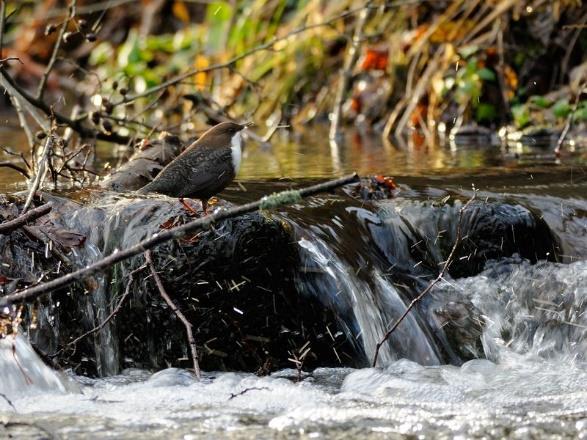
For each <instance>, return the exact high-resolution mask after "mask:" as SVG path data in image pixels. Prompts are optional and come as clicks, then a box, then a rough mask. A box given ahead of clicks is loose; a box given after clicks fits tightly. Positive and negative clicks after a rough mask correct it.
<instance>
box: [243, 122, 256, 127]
mask: <svg viewBox="0 0 587 440" xmlns="http://www.w3.org/2000/svg"><path fill="white" fill-rule="evenodd" d="M253 125H255V123H254V122H253V121H249V122H245V123H244V124H243V127H245V128H249V127H252V126H253Z"/></svg>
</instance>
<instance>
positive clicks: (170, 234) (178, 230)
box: [0, 173, 359, 307]
mask: <svg viewBox="0 0 587 440" xmlns="http://www.w3.org/2000/svg"><path fill="white" fill-rule="evenodd" d="M358 179H359V176H358V175H357V174H356V173H353V174H351V175H348V176H345V177H341V178H340V179H335V180H330V181H328V182H323V183H319V184H317V185H312V186H309V187H307V188H303V189H301V190H299V191H297V192H296V194H297V195H299V196H300V197H302V198H303V197H308V196H311V195H314V194H318V193H321V192H325V191H331V190H333V189H335V188H338V187H341V186H343V185H346V184H349V183H353V182H356V181H357V180H358ZM284 193H288V192H287V191H284V192H281V193H277V194H276V195H274V196H273V197H274V199H273V200H276V202H275V204H274V205H273V206H272V207H273V208H275V207H278V206H282V205H286V204H288V203H289V200H285V199H283V198H279V196H282V195H284ZM266 201H267V198H266V197H263V198H261V199H259V200H257V201H255V202H250V203H246V204H244V205H240V206H235V207H234V208H231V209H227V210H223V211H218V212H215V213H214V214H210V215H207V216H205V217H201V218H199V219H196V220H193V221H191V222H189V223H186V224H184V225H181V226H177V227H175V228H172V229H168V230H166V231H162V232H158V233H155V234H153V235H152V236H151V238H147V239H145V240H143V241H140V242H138V243H137V244H135V245H134V246H131V247H130V248H127V249H124V250H121V251H118V252H116V253H113V254H110V255H109V256H107V257H105V258H103V259H101V260H98V261H96V262H95V263H93V264H90V265H88V266H86V267H84V268H82V269H79V270H76V271H75V272H71V273H69V274H67V275H64V276H61V277H59V278H56V279H54V280H52V281H48V282H46V283H42V284H39V285H36V286H33V287H29V288H26V289H23V290H21V291H18V292H15V293H12V294H10V295H6V296H3V297H1V298H0V307H2V306H6V305H8V304H12V303H15V302H19V301H24V300H28V299H33V298H38V297H40V296H42V295H45V294H47V293H49V292H52V291H53V290H55V289H59V288H62V287H65V286H68V285H70V284H72V283H74V282H76V281H79V280H81V279H82V278H84V277H87V276H89V275H92V274H94V273H96V272H99V271H102V270H104V269H106V268H108V267H110V266H112V265H114V264H116V263H119V262H121V261H123V260H126V259H128V258H131V257H134V256H136V255H139V254H142V253H144V252H145V251H146V250H148V249H152V248H154V247H157V246H159V245H160V244H163V243H165V242H167V241H170V240H173V239H177V238H181V237H184V236H185V235H186V234H189V233H192V232H195V231H199V230H201V229H206V228H209V227H211V226H212V225H213V224H214V223H216V222H218V221H220V220H225V219H228V218H233V217H238V216H240V215H243V214H246V213H249V212H253V211H257V210H258V209H260V208H261V206H262V205H264V204H265V203H266Z"/></svg>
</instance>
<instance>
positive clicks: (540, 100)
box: [529, 95, 552, 108]
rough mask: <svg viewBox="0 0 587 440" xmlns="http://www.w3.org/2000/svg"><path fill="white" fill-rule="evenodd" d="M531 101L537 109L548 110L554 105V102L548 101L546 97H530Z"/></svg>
mask: <svg viewBox="0 0 587 440" xmlns="http://www.w3.org/2000/svg"><path fill="white" fill-rule="evenodd" d="M529 101H530V102H531V103H532V104H534V105H535V106H537V107H541V108H548V107H550V106H551V105H552V101H551V100H549V99H546V98H545V97H544V96H539V95H534V96H530V99H529Z"/></svg>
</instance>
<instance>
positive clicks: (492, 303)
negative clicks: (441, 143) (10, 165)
mask: <svg viewBox="0 0 587 440" xmlns="http://www.w3.org/2000/svg"><path fill="white" fill-rule="evenodd" d="M9 134H10V133H9ZM2 139H3V142H6V143H10V142H16V140H15V139H16V138H14V137H10V136H8V135H6V133H4V134H3V137H2ZM324 139H325V138H324ZM21 141H22V140H21ZM21 141H19V142H21ZM584 159H585V152H582V151H577V152H573V153H569V154H568V155H566V156H563V158H562V159H557V158H555V157H554V155H552V153H551V151H550V150H545V149H542V148H534V149H532V148H530V149H528V148H524V149H521V150H520V151H511V150H503V149H501V148H496V147H490V148H487V149H480V148H477V149H466V148H461V149H456V150H455V149H451V148H450V147H437V148H429V149H418V150H413V151H406V150H389V149H385V148H384V147H382V146H381V145H378V144H377V143H376V142H375V143H373V144H372V145H371V144H368V143H365V142H359V141H358V139H357V138H351V139H349V140H348V142H347V143H346V144H345V146H344V147H343V148H342V149H341V151H339V152H338V154H337V155H336V156H333V154H332V150H331V147H330V146H329V145H327V143H326V142H323V141H320V142H318V141H317V139H313V141H312V142H305V141H303V142H294V141H290V140H287V139H282V140H277V141H276V142H275V144H274V147H273V149H269V150H267V149H263V148H260V147H259V146H255V145H253V146H251V148H250V149H249V151H248V152H247V154H246V156H245V160H244V163H243V171H242V174H241V179H242V183H243V186H244V188H245V189H247V192H246V193H244V195H243V188H242V187H233V188H232V189H231V190H229V191H227V193H226V195H227V196H228V197H229V198H232V199H234V200H236V201H240V200H241V199H242V198H243V197H244V198H247V199H249V198H254V197H255V196H256V195H257V193H256V191H257V189H256V186H255V185H254V181H255V180H259V179H268V178H281V177H294V178H295V177H325V176H330V175H332V174H338V173H342V172H346V171H349V170H358V171H360V172H361V173H364V174H372V173H385V174H393V175H396V176H399V178H398V180H399V181H400V182H402V183H408V184H410V185H412V186H415V187H422V188H425V187H427V186H433V187H436V188H439V187H440V188H446V187H449V188H466V189H471V186H472V185H474V186H475V187H476V188H477V189H480V190H481V192H480V193H479V194H480V196H481V197H483V195H484V194H485V193H487V194H489V193H490V194H491V195H492V196H493V197H495V196H496V194H500V193H501V194H502V197H503V199H504V200H508V199H510V198H516V199H517V200H524V201H525V203H526V205H527V206H535V207H536V209H537V210H540V212H541V213H542V215H543V216H544V217H545V219H546V221H547V222H548V224H549V226H550V227H551V228H552V229H553V230H555V231H556V233H557V236H558V237H559V238H560V239H561V241H562V247H563V251H564V252H565V253H566V254H567V255H568V258H567V261H568V264H560V263H546V262H541V263H538V265H535V266H531V265H529V264H527V263H525V262H523V261H519V260H516V259H515V258H513V259H508V260H504V261H499V262H494V263H492V264H491V265H489V266H488V267H487V268H486V269H485V271H484V272H482V273H481V274H479V275H476V276H473V277H469V278H462V279H459V280H450V281H447V282H442V283H440V284H439V285H438V286H437V288H436V289H435V292H437V293H439V294H441V293H443V292H444V293H445V294H446V295H449V294H450V295H456V296H458V295H462V296H463V298H466V299H468V300H470V301H471V302H472V303H473V304H474V305H475V306H476V307H477V308H478V309H479V310H480V312H481V314H482V316H483V319H484V320H485V322H486V323H487V325H486V326H485V329H484V332H483V336H482V343H483V351H484V356H485V357H486V359H477V360H473V361H469V362H467V363H465V364H464V365H462V366H460V367H456V366H450V365H436V366H424V365H431V364H432V365H433V364H435V363H438V357H437V351H436V349H435V347H434V346H433V345H432V343H431V342H430V341H429V340H428V338H427V336H426V334H425V333H423V332H419V331H420V330H418V329H419V327H418V324H417V323H416V322H415V321H414V320H413V321H410V320H409V319H408V320H407V321H406V322H405V323H403V324H404V325H405V326H406V327H408V328H409V329H410V332H409V334H408V333H406V337H410V338H412V339H411V341H410V343H409V344H410V345H409V347H410V350H411V352H412V353H413V356H412V358H417V359H420V360H421V363H416V362H413V361H408V360H406V359H398V356H397V354H396V353H393V352H391V351H390V350H385V349H384V350H383V351H382V353H381V362H380V364H381V365H384V367H381V368H364V369H358V370H353V369H334V368H329V369H318V370H315V371H311V372H304V373H303V374H301V376H299V375H298V373H297V372H296V371H294V370H283V371H279V372H276V373H274V374H272V375H271V376H269V377H257V376H255V375H253V374H248V373H246V374H245V373H215V372H206V373H205V374H204V377H203V379H202V380H201V381H197V380H196V379H195V378H194V377H193V376H192V374H191V373H190V372H188V371H185V370H178V369H167V370H163V371H159V372H149V371H144V370H130V371H125V372H124V373H123V374H121V375H118V376H113V377H108V378H102V379H90V378H86V377H79V376H73V375H68V376H67V375H66V374H64V373H61V372H56V371H54V370H52V369H51V368H49V367H48V366H46V365H45V364H44V363H43V362H42V361H41V360H40V359H39V358H38V357H37V356H36V354H35V353H34V351H32V350H31V348H30V346H29V345H28V343H27V342H26V340H25V339H24V338H22V337H19V338H17V339H10V338H7V339H5V340H3V341H1V345H0V393H2V394H1V395H0V437H6V436H8V435H9V434H12V435H15V436H25V435H28V436H30V437H32V438H44V437H64V438H106V437H110V438H162V437H165V438H185V439H189V438H200V437H206V438H218V437H228V438H245V437H246V438H249V437H253V436H258V437H259V438H273V437H277V438H290V437H291V438H294V437H295V438H298V437H300V436H301V437H303V438H394V437H400V436H405V435H410V436H417V437H422V438H436V437H445V438H449V437H450V438H454V437H460V438H469V437H498V438H501V437H512V438H536V437H546V436H558V437H567V438H587V364H586V362H587V359H586V354H587V313H586V309H587V262H586V261H585V257H586V256H587V238H586V237H587V223H586V222H585V221H584V220H581V219H580V218H579V220H577V218H574V219H573V221H571V217H573V215H574V214H577V213H582V212H585V206H586V199H587V184H586V182H587V171H586V168H585V163H584ZM401 176H406V177H403V178H402V177H401ZM424 176H427V177H424ZM0 187H1V188H2V190H3V191H11V190H15V189H22V188H23V184H22V181H21V179H20V178H19V177H18V175H17V174H14V173H12V172H11V171H6V172H4V170H2V172H1V173H0ZM265 187H266V185H265V186H263V188H265ZM398 209H400V207H399V205H398ZM577 215H578V216H579V214H577ZM580 215H583V214H580ZM297 244H298V246H299V249H300V252H301V253H302V256H304V257H305V258H306V259H307V264H314V265H316V267H319V268H320V270H321V271H323V273H325V274H326V278H325V279H324V280H323V283H326V284H324V285H322V286H321V288H325V287H324V286H328V282H332V283H336V286H337V289H344V292H345V293H344V295H346V298H352V299H354V300H355V301H356V302H355V303H353V304H351V306H350V307H351V309H352V311H353V313H354V314H355V317H356V318H357V320H358V321H359V325H360V326H361V328H365V329H375V330H376V331H377V332H376V333H374V334H373V335H371V336H370V337H368V336H367V337H365V339H366V341H371V342H370V344H371V346H369V347H368V349H369V350H370V351H372V350H373V344H374V343H375V342H376V341H377V334H380V332H381V331H382V330H383V329H384V328H385V326H386V323H385V322H376V320H375V319H370V317H371V318H380V317H381V316H380V315H378V311H377V309H376V307H375V306H374V305H373V304H371V303H369V298H370V297H371V296H372V295H371V291H374V290H377V292H379V294H380V295H384V296H385V298H386V300H387V301H388V302H389V304H396V306H398V307H399V306H401V307H405V305H403V304H402V303H401V299H400V297H399V296H398V295H397V292H395V291H394V288H393V286H392V285H391V284H389V283H387V282H385V280H384V278H383V277H382V276H381V274H380V273H378V272H377V271H376V270H374V271H373V273H372V274H371V277H372V280H371V282H370V283H365V282H364V281H363V280H360V279H358V278H357V277H356V276H354V275H353V274H354V271H355V268H353V267H348V265H347V264H348V263H347V262H343V261H341V260H340V259H338V257H337V256H336V255H335V253H333V252H332V250H331V247H330V244H329V243H328V242H326V241H324V242H321V241H320V240H316V239H312V240H309V239H308V238H307V237H306V238H304V237H303V236H301V235H300V236H299V240H298V243H297ZM329 280H330V281H329ZM319 287H320V286H319ZM349 301H350V300H349ZM398 301H399V303H398ZM375 330H374V331H375ZM400 331H401V328H400V329H398V337H401V335H402V333H399V332H400ZM504 334H507V335H509V338H506V339H504V337H503V335H504ZM66 376H67V377H66Z"/></svg>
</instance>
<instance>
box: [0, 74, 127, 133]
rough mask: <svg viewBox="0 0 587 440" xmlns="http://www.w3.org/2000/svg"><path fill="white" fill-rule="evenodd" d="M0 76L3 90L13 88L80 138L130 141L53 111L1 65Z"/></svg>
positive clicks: (32, 104)
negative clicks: (17, 81) (19, 83)
mask: <svg viewBox="0 0 587 440" xmlns="http://www.w3.org/2000/svg"><path fill="white" fill-rule="evenodd" d="M0 75H1V76H2V78H3V79H4V81H5V82H6V83H7V84H5V85H4V87H5V88H8V87H11V88H13V89H14V90H16V91H17V92H18V94H19V95H20V97H22V98H23V99H24V100H25V101H26V102H28V103H29V104H30V105H31V106H33V107H35V108H37V109H39V110H41V111H42V112H43V113H45V115H46V116H48V117H54V118H55V121H56V122H57V123H58V124H65V125H67V126H68V127H70V128H72V129H73V130H75V131H76V132H77V133H78V134H79V135H80V136H82V137H84V138H90V139H94V138H95V139H98V140H102V141H108V142H114V143H117V144H126V143H128V142H129V140H130V139H131V138H130V137H129V136H123V135H120V134H118V133H105V132H103V131H99V130H94V129H91V128H88V127H86V126H85V125H83V124H82V119H76V120H73V119H71V118H69V117H67V116H65V115H63V114H61V113H59V112H57V111H55V110H54V109H52V108H51V107H50V106H49V105H48V104H47V103H46V102H44V101H42V100H40V99H36V98H35V97H34V96H32V95H31V94H30V93H28V92H27V91H26V90H24V89H22V88H21V87H20V86H19V85H18V84H17V83H16V81H14V78H12V77H11V76H10V74H9V73H8V72H7V71H6V69H5V68H4V67H3V66H2V65H0Z"/></svg>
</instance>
